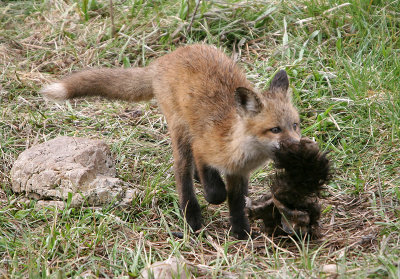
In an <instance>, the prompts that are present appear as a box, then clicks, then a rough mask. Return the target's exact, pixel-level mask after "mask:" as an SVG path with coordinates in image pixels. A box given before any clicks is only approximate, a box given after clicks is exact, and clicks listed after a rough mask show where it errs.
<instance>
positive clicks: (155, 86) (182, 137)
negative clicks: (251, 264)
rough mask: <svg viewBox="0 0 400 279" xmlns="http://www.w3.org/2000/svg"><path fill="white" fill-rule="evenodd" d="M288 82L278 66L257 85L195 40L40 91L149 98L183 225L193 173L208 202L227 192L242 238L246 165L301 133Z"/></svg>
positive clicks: (193, 214)
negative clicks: (164, 126) (162, 123)
mask: <svg viewBox="0 0 400 279" xmlns="http://www.w3.org/2000/svg"><path fill="white" fill-rule="evenodd" d="M288 87H289V80H288V76H287V74H286V72H285V71H284V70H281V71H279V72H278V73H277V74H276V75H275V76H274V77H273V79H272V81H271V84H270V87H269V89H268V90H266V91H264V92H261V91H257V90H255V89H254V87H253V85H252V84H251V83H250V82H249V81H248V80H247V79H246V76H245V74H244V72H243V71H242V70H241V69H240V68H239V67H238V66H237V65H236V64H235V63H234V62H233V60H231V59H230V58H229V57H228V56H226V55H225V54H224V53H223V52H222V51H220V50H218V49H217V48H215V47H213V46H207V45H202V44H196V45H190V46H185V47H181V48H178V49H177V50H175V51H173V52H171V53H169V54H166V55H164V56H162V57H160V58H158V59H156V60H155V61H154V62H152V63H151V64H150V65H149V66H147V67H144V68H131V69H93V70H87V71H82V72H78V73H74V74H72V75H70V76H68V77H66V78H64V79H62V80H61V81H59V82H57V83H54V84H51V85H48V86H45V87H44V88H43V89H42V90H41V93H42V94H43V95H44V96H45V97H48V98H50V99H55V100H66V99H70V98H75V97H82V96H94V95H99V96H103V97H106V98H111V99H120V100H126V101H131V102H138V101H145V100H150V99H152V98H153V97H155V98H156V99H157V101H158V104H159V106H160V108H161V111H162V113H163V114H164V115H165V117H166V120H167V123H168V130H169V133H170V135H171V139H172V148H173V157H174V173H175V180H176V188H177V191H178V194H179V202H180V207H181V210H182V212H183V214H184V216H185V218H186V220H187V222H188V224H189V225H190V226H191V228H192V229H193V231H197V230H199V229H200V228H201V226H202V221H201V212H200V206H199V203H198V201H197V199H196V196H195V192H194V189H193V176H194V172H196V174H198V176H199V178H200V182H201V184H202V185H203V187H204V194H205V199H206V200H207V201H208V202H209V203H211V204H220V203H222V202H224V201H225V200H226V199H228V206H229V214H230V223H231V227H232V228H231V232H232V233H233V235H234V236H235V237H236V238H239V239H245V238H247V237H248V234H249V232H250V225H249V221H248V219H247V217H246V215H245V211H244V208H245V196H246V195H247V194H248V179H249V175H250V172H251V171H252V170H254V169H255V168H257V167H259V166H260V165H261V164H263V163H264V162H265V161H266V160H268V159H273V156H274V155H273V154H274V150H276V148H279V142H280V141H281V140H288V139H289V140H294V141H298V140H300V127H299V115H298V112H297V110H296V109H295V107H294V106H293V104H292V102H291V96H290V93H288ZM221 174H224V176H225V181H226V186H225V183H224V181H223V179H222V178H221Z"/></svg>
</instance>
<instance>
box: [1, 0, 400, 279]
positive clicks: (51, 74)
mask: <svg viewBox="0 0 400 279" xmlns="http://www.w3.org/2000/svg"><path fill="white" fill-rule="evenodd" d="M109 5H110V2H109V1H105V0H102V1H100V0H96V1H95V0H92V1H72V0H66V1H61V0H54V1H47V0H43V1H3V2H0V80H1V87H0V90H1V91H0V185H1V188H0V277H3V278H17V277H32V278H36V277H61V278H63V277H76V276H81V277H83V276H86V277H89V278H92V277H93V278H98V277H136V276H138V274H139V272H140V270H141V269H142V268H143V267H145V266H147V265H148V264H150V263H153V262H155V261H160V260H165V259H167V258H168V257H169V256H171V255H173V256H178V257H180V256H182V257H184V259H185V261H186V262H187V263H188V264H189V265H190V266H191V267H194V268H195V271H194V274H195V275H196V277H203V278H210V277H213V278H221V277H224V278H225V277H226V278H229V277H231V278H294V277H295V278H310V277H314V278H315V277H322V278H328V277H329V274H324V273H322V272H321V270H322V268H323V266H324V265H326V264H336V265H337V267H338V274H339V277H340V278H345V277H346V278H347V277H350V278H366V277H368V278H398V277H399V276H400V271H399V262H400V259H399V255H400V245H399V242H400V233H399V231H400V222H399V216H400V212H399V203H400V190H399V188H398V186H399V185H400V176H399V174H400V160H399V155H400V143H399V138H400V128H399V127H400V93H399V92H400V88H399V85H400V41H399V37H400V2H399V1H395V0H390V1H380V0H371V1H363V0H349V1H333V0H305V1H299V0H294V1H261V0H259V1H201V3H200V4H199V6H198V7H197V9H196V1H193V0H175V1H161V0H159V1H140V0H136V1H133V0H127V1H114V5H113V16H114V24H112V23H111V19H110V6H109ZM195 11H196V12H195ZM113 28H114V30H115V35H114V36H113V31H112V30H113ZM194 42H205V43H208V44H213V45H216V46H219V47H222V48H223V49H224V50H225V51H226V52H227V53H229V54H231V55H232V56H233V57H234V59H236V60H237V61H238V63H239V64H240V65H241V66H242V67H244V68H245V70H246V72H247V74H248V77H249V79H251V80H252V81H253V82H254V83H255V84H256V85H257V86H258V87H259V88H265V87H267V86H268V83H269V81H270V78H271V76H272V75H273V73H274V72H275V71H276V70H278V69H280V68H285V69H286V70H287V72H288V74H289V76H290V77H291V89H292V91H293V95H294V100H295V102H296V104H297V106H298V107H299V111H300V112H301V117H302V129H303V134H304V135H306V136H309V137H314V138H315V139H316V140H317V141H318V142H319V143H320V145H321V147H322V148H323V149H324V150H331V153H330V154H331V158H332V161H333V164H334V169H335V176H334V179H333V181H332V182H331V183H330V185H329V187H328V189H327V191H326V192H325V193H324V199H323V200H322V203H323V215H322V219H321V224H322V229H323V233H324V237H323V238H322V239H321V240H317V241H309V240H307V239H303V240H300V241H295V240H294V239H291V238H269V237H267V236H264V235H262V236H260V237H258V238H256V239H252V240H249V241H247V242H243V241H235V240H234V239H232V238H231V237H229V224H228V218H227V208H226V206H225V205H224V206H209V205H207V204H206V202H205V200H204V199H203V198H202V195H201V194H200V192H201V188H200V186H199V187H198V188H197V189H198V192H199V197H200V200H201V204H202V206H203V217H204V220H205V223H206V224H208V225H207V228H206V231H207V232H204V233H203V234H201V235H200V236H198V237H194V236H193V235H190V234H189V233H187V230H186V229H185V232H186V233H185V237H184V239H176V238H174V237H173V236H172V235H171V231H182V230H183V229H184V228H185V226H184V221H183V220H182V219H181V217H180V214H179V209H178V204H177V195H176V193H175V191H174V178H173V174H172V169H171V166H172V155H171V148H170V140H169V138H168V133H167V129H166V122H165V120H164V118H163V116H162V115H161V114H160V112H159V110H158V109H157V106H156V103H155V102H154V101H153V102H150V103H140V104H128V103H123V102H108V101H104V100H100V99H92V100H76V101H71V102H70V103H68V104H67V105H57V104H54V103H47V102H45V101H44V100H43V99H42V98H41V97H40V96H39V95H38V93H37V92H38V90H39V89H40V87H41V86H42V85H43V84H45V83H47V82H50V81H51V80H55V79H57V78H59V77H62V76H64V75H66V74H68V73H70V72H71V71H75V70H80V69H83V68H87V67H98V66H102V67H136V66H143V65H147V64H148V63H149V62H150V61H151V60H153V59H154V58H156V57H159V56H161V55H163V54H165V53H167V52H169V51H171V50H173V49H175V48H176V47H178V46H180V45H185V44H189V43H194ZM59 135H69V136H79V137H89V138H100V139H103V140H105V141H106V142H107V143H108V144H109V145H110V146H111V149H112V151H113V153H114V155H115V160H116V165H117V171H118V176H119V177H120V178H121V179H123V180H124V181H126V182H127V183H129V184H130V185H132V187H135V188H137V189H139V190H140V192H141V194H140V195H138V197H137V199H136V200H135V201H134V207H133V209H132V210H130V211H123V210H120V209H116V208H106V207H105V208H97V209H93V208H92V209H88V208H69V207H68V206H67V207H66V208H65V209H63V210H59V209H54V208H44V209H40V210H37V209H35V206H34V205H35V201H30V202H27V203H26V202H24V201H23V199H22V197H20V196H18V195H16V194H14V193H12V191H11V190H10V185H11V181H10V176H9V172H10V169H11V167H12V165H13V162H14V161H15V160H16V158H17V157H18V155H19V154H20V153H21V152H22V151H23V150H25V149H26V148H28V147H31V146H33V145H35V144H37V143H41V142H44V141H47V140H49V139H52V138H55V137H57V136H59ZM269 174H270V167H268V166H266V167H265V168H262V169H259V170H257V171H256V172H255V173H254V175H253V176H252V178H251V188H250V193H251V196H253V197H254V196H257V195H260V194H262V193H263V192H264V191H265V185H266V184H267V181H268V176H269ZM255 226H256V225H255Z"/></svg>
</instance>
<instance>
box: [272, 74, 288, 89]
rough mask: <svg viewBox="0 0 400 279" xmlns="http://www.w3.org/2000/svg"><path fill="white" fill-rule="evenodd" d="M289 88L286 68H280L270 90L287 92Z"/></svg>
mask: <svg viewBox="0 0 400 279" xmlns="http://www.w3.org/2000/svg"><path fill="white" fill-rule="evenodd" d="M288 88H289V78H288V75H287V73H286V71H285V70H280V71H279V72H277V73H276V75H275V76H274V78H273V79H272V81H271V85H270V86H269V91H270V92H272V93H284V94H286V92H287V90H288Z"/></svg>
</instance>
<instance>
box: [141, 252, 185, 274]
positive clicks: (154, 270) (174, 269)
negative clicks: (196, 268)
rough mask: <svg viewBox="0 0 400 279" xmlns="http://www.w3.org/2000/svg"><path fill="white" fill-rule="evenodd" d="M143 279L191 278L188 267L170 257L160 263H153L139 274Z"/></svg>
mask: <svg viewBox="0 0 400 279" xmlns="http://www.w3.org/2000/svg"><path fill="white" fill-rule="evenodd" d="M140 278H144V279H150V278H151V279H175V278H176V279H186V278H191V273H190V271H189V268H188V266H187V265H186V263H184V262H183V261H181V260H179V259H177V258H175V257H172V258H169V259H167V260H166V261H162V262H155V263H153V264H152V265H150V266H148V267H146V268H144V269H143V270H142V272H141V273H140Z"/></svg>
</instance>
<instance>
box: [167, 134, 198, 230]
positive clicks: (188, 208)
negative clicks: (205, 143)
mask: <svg viewBox="0 0 400 279" xmlns="http://www.w3.org/2000/svg"><path fill="white" fill-rule="evenodd" d="M171 130H172V129H171ZM181 132H182V131H181ZM173 133H175V136H173V137H172V138H173V139H176V140H173V141H172V147H173V152H174V171H175V180H176V188H177V191H178V194H179V203H180V207H181V210H182V212H183V214H184V216H185V218H186V221H187V223H188V224H189V225H190V227H191V228H192V229H193V231H197V230H199V229H200V228H201V210H200V205H199V203H198V201H197V199H196V195H195V192H194V189H193V155H192V150H191V147H190V142H189V141H188V140H186V138H185V137H184V136H181V135H182V134H183V135H184V134H187V133H182V134H179V129H175V130H174V131H171V134H173Z"/></svg>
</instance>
